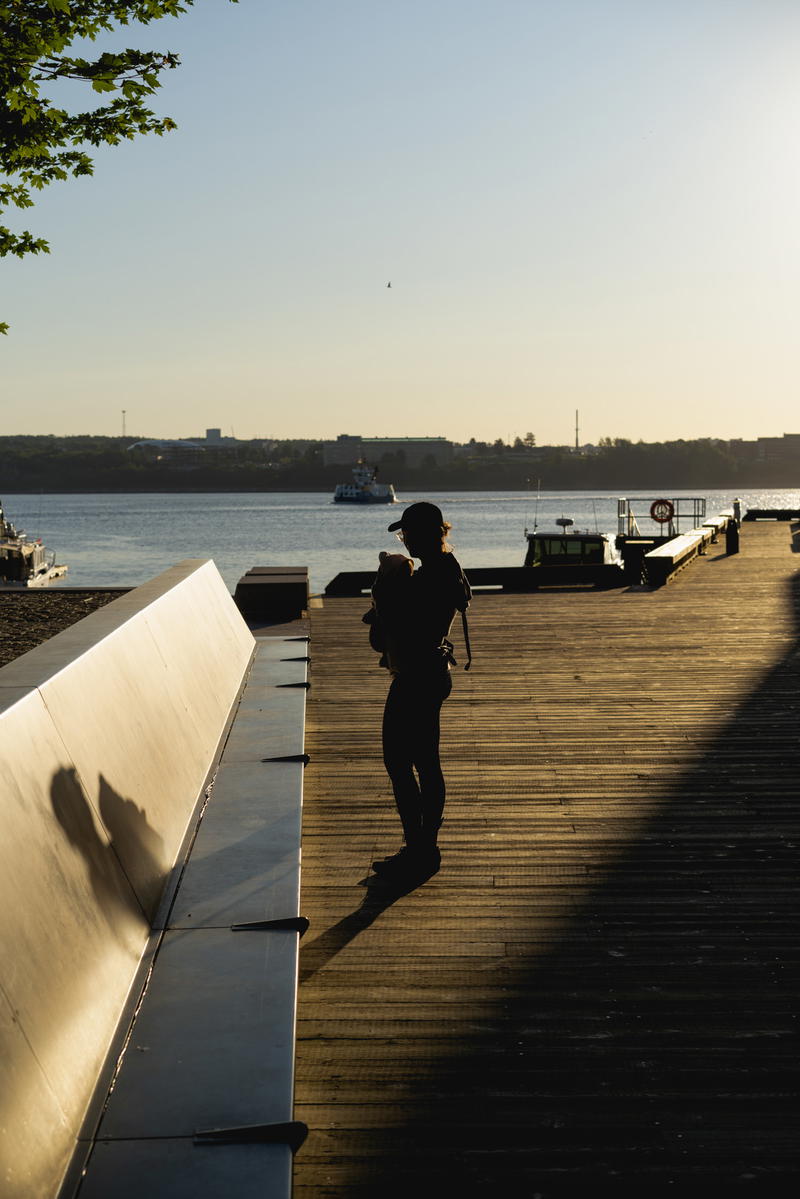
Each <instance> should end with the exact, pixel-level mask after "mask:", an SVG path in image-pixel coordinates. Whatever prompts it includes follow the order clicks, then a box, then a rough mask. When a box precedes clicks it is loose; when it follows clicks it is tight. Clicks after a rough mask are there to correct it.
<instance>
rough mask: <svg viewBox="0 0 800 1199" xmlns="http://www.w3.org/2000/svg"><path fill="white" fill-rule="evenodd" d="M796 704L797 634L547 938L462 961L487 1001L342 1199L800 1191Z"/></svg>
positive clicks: (796, 589) (382, 1132) (799, 691)
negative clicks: (488, 993)
mask: <svg viewBox="0 0 800 1199" xmlns="http://www.w3.org/2000/svg"><path fill="white" fill-rule="evenodd" d="M789 586H790V596H789V602H790V604H791V610H792V612H793V614H794V620H795V630H797V629H798V628H800V619H798V618H799V617H800V581H798V580H793V581H792V582H791V583H790V584H789ZM799 716H800V641H798V640H797V636H796V634H795V640H794V643H793V644H792V645H791V647H790V648H789V649H788V651H787V653H786V654H785V656H784V657H783V659H782V660H781V662H780V663H779V664H778V665H777V666H776V667H775V668H774V669H772V670H771V672H770V673H769V674H768V675H767V676H766V677H765V678H764V680H763V682H762V684H761V685H760V686H759V687H758V689H757V690H756V691H754V692H753V693H752V694H750V695H749V696H748V697H747V698H746V699H745V701H744V702H743V703H741V704H740V706H739V707H738V709H737V710H736V711H735V712H733V713H732V714H731V717H730V719H729V721H728V722H727V724H726V725H725V727H724V729H723V730H722V732H721V733H720V734H719V735H718V736H717V737H716V738H715V739H714V740H713V742H711V743H710V744H708V745H706V746H705V747H704V749H703V751H702V754H701V756H699V757H698V759H697V760H696V762H695V763H694V764H693V766H692V767H691V768H690V769H689V770H688V771H687V772H686V773H685V774H684V775H683V776H682V777H681V778H680V780H679V782H677V783H676V784H675V785H674V786H673V787H671V788H670V791H669V793H668V795H667V796H666V797H665V798H664V799H663V800H662V801H661V803H660V806H659V808H658V810H657V811H656V812H655V814H654V815H653V816H652V818H651V819H650V820H649V821H648V822H647V823H646V824H645V825H644V826H643V828H642V829H641V831H640V835H639V837H638V839H637V840H636V842H635V843H632V844H630V845H629V846H627V847H623V848H621V850H620V852H619V854H618V855H617V856H616V857H614V858H612V859H610V865H609V866H608V868H607V869H606V870H605V871H604V872H603V875H602V877H598V881H597V885H596V886H595V887H594V888H593V889H592V890H591V891H590V892H589V894H588V896H587V898H586V899H585V901H584V902H583V903H582V905H581V906H580V907H579V909H578V910H577V911H576V912H575V913H573V914H572V916H571V917H570V919H569V922H568V924H567V926H566V927H565V928H564V929H562V930H561V933H560V935H559V939H558V941H557V942H556V944H555V946H548V945H547V944H546V943H542V942H540V943H539V945H538V946H536V943H535V941H533V940H532V942H531V945H530V946H529V947H528V949H527V952H526V951H525V947H524V946H520V948H519V953H520V956H519V957H517V958H515V957H514V956H513V955H511V954H508V955H507V956H506V957H504V958H499V959H498V958H492V959H491V960H482V959H479V958H476V959H475V963H474V975H475V977H478V976H480V975H484V976H486V975H487V974H488V973H489V972H491V975H492V978H493V982H494V984H495V986H496V987H497V988H498V990H499V991H500V993H501V994H502V999H501V1001H500V1002H501V1003H502V1007H501V1009H500V1010H498V1011H497V1012H496V1013H495V1014H494V1015H493V1016H492V1017H491V1019H489V1018H486V1020H477V1019H476V1021H475V1022H474V1024H471V1023H470V1022H468V1021H467V1020H462V1024H463V1026H464V1028H465V1029H469V1033H468V1035H466V1036H465V1038H464V1039H463V1040H462V1041H460V1042H458V1043H455V1042H452V1041H450V1042H447V1043H446V1044H447V1046H448V1048H447V1051H446V1053H445V1054H444V1055H443V1056H437V1057H436V1058H435V1060H433V1061H428V1062H426V1061H424V1060H422V1058H420V1060H419V1061H418V1062H417V1063H416V1068H417V1071H418V1074H417V1075H416V1076H414V1094H413V1099H412V1100H411V1102H412V1103H413V1110H412V1111H411V1113H410V1114H409V1116H408V1118H407V1119H406V1120H405V1122H403V1121H402V1118H401V1117H399V1118H398V1122H397V1125H390V1126H389V1127H388V1128H379V1129H377V1130H376V1133H375V1136H374V1138H373V1143H371V1144H370V1146H369V1152H368V1153H367V1154H366V1156H365V1161H364V1167H363V1174H362V1175H361V1176H360V1177H358V1178H357V1179H355V1180H354V1182H353V1185H350V1186H348V1188H347V1195H348V1199H356V1197H357V1199H363V1197H366V1196H367V1195H375V1194H381V1195H382V1196H400V1195H408V1194H413V1195H415V1196H416V1197H418V1199H419V1197H421V1196H433V1195H434V1194H436V1195H438V1194H439V1193H440V1192H447V1193H455V1194H458V1195H460V1196H465V1195H470V1196H472V1195H485V1196H492V1197H494V1196H520V1197H525V1199H528V1197H529V1199H534V1196H538V1197H539V1199H550V1197H551V1196H570V1197H572V1196H574V1197H575V1199H578V1197H580V1199H585V1197H587V1196H592V1195H595V1194H598V1195H600V1194H602V1195H612V1196H626V1197H627V1196H631V1197H632V1196H636V1197H637V1199H639V1197H641V1199H646V1197H649V1196H654V1195H657V1196H664V1195H674V1196H681V1197H683V1196H687V1195H691V1196H695V1195H701V1194H702V1195H721V1196H727V1195H729V1194H736V1195H738V1194H740V1193H742V1194H751V1195H754V1196H763V1195H779V1194H780V1195H783V1194H789V1193H790V1192H793V1191H794V1186H795V1185H796V1183H797V1182H798V1181H800V1149H799V1148H798V1135H799V1134H798V1128H799V1127H800V1102H799V1100H800V1056H799V1055H798V1037H797V1031H798V1016H799V1011H798V1009H799V1008H800V1004H799V1003H798V1000H799V999H800V994H799V992H800V953H799V952H798V933H799V931H800V876H799V875H798V850H799V849H800V786H798V761H800V752H799V751H800V722H799V721H798V717H799ZM598 815H599V816H602V812H599V813H598ZM377 914H379V911H376V912H374V913H372V912H371V911H370V909H366V911H365V912H364V915H363V916H359V914H358V913H354V914H353V916H351V917H348V918H347V920H346V921H343V922H342V925H343V926H344V927H341V926H337V928H336V929H334V930H330V934H331V944H330V946H329V947H328V948H329V950H330V951H333V952H335V948H334V946H335V943H336V942H337V940H338V941H342V940H343V939H344V940H346V939H347V937H348V936H350V935H355V933H356V932H357V931H359V928H358V927H357V922H358V920H359V919H361V920H363V921H365V922H367V923H368V922H369V920H370V919H375V916H376V915H377ZM348 922H353V924H352V926H351V925H349V924H348ZM363 926H364V925H362V927H363ZM327 935H328V934H325V936H327ZM320 940H322V941H324V940H325V937H323V938H321V939H320ZM518 940H519V936H518ZM379 968H380V963H376V970H379ZM464 985H469V982H468V980H467V982H466V983H465V984H464ZM495 993H497V991H496V992H495ZM443 1015H444V1016H446V1012H443ZM455 1016H457V1013H456V1012H455V1011H454V1017H455ZM368 1017H369V1012H368V1010H366V1011H365V1019H368ZM479 1025H485V1028H481V1027H479ZM498 1030H499V1031H498ZM420 1052H421V1051H420ZM402 1064H403V1067H404V1069H407V1070H408V1069H411V1068H412V1066H413V1063H409V1060H408V1058H404V1059H402ZM393 1082H394V1079H393V1078H392V1077H388V1078H387V1093H388V1094H391V1088H392V1086H393ZM406 1102H407V1101H406ZM405 1110H408V1109H407V1108H406V1109H405ZM376 1160H377V1161H378V1166H376V1165H375V1162H376ZM379 1167H380V1168H382V1169H383V1170H384V1171H385V1172H386V1171H388V1172H389V1174H390V1177H388V1178H387V1177H386V1176H385V1174H384V1177H383V1178H381V1180H380V1183H378V1181H377V1180H378V1172H377V1171H378V1168H379Z"/></svg>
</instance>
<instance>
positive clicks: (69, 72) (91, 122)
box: [0, 0, 237, 333]
mask: <svg viewBox="0 0 800 1199" xmlns="http://www.w3.org/2000/svg"><path fill="white" fill-rule="evenodd" d="M236 2H237V0H231V3H234V4H235V3H236ZM193 3H194V0H0V214H2V213H3V212H4V211H5V210H6V209H8V208H9V207H16V208H30V207H31V206H32V205H33V203H34V200H33V192H34V191H38V190H41V189H42V188H43V187H46V186H47V185H48V184H49V183H53V182H54V181H55V180H58V179H68V178H69V177H70V176H74V177H77V176H79V175H91V174H92V159H91V157H90V155H89V153H88V152H87V146H95V147H97V146H102V145H107V146H116V145H118V144H119V143H120V142H121V141H122V140H123V139H131V138H134V137H135V136H136V135H137V134H140V133H157V134H158V135H159V136H161V135H162V134H164V133H166V132H167V131H168V130H170V129H174V128H175V122H174V121H172V120H171V119H170V118H169V117H159V116H156V114H155V113H153V112H152V111H151V109H150V108H148V102H149V97H150V96H152V95H153V93H154V92H155V91H156V90H157V89H158V88H159V87H160V84H161V79H160V76H161V74H162V72H163V71H165V70H170V69H172V68H174V67H177V66H178V65H179V59H178V56H177V54H174V53H172V52H170V51H159V50H130V49H127V50H118V51H114V52H108V51H106V52H103V53H100V54H97V56H96V57H94V58H84V57H82V56H80V55H75V54H70V53H69V51H70V48H71V47H72V46H73V45H74V43H76V42H84V43H85V42H93V41H95V40H96V39H97V38H98V37H99V36H101V35H103V34H107V33H112V32H115V31H116V30H118V28H119V27H120V26H125V25H131V24H134V23H138V24H142V25H148V24H150V22H151V21H156V20H158V19H159V18H161V17H167V16H172V17H176V16H179V15H180V14H181V13H183V12H186V10H187V9H188V8H191V6H192V5H193ZM64 79H69V80H74V81H76V82H77V83H78V84H81V83H82V84H84V85H88V87H89V88H90V89H91V92H92V93H93V98H94V100H95V104H94V106H93V107H89V108H87V109H86V111H83V112H68V111H67V110H66V109H65V108H62V107H60V106H59V104H57V103H54V102H53V101H52V100H51V99H49V98H48V97H47V95H45V94H43V91H42V85H45V86H46V85H47V83H49V82H51V81H53V80H64ZM104 99H105V102H104ZM49 249H50V247H49V246H48V244H47V242H46V241H45V240H44V239H43V238H40V237H35V236H34V235H33V234H32V233H30V232H27V231H25V232H22V233H14V232H12V231H11V230H10V229H8V228H6V227H5V226H3V225H0V258H4V257H6V256H7V255H9V254H14V255H16V256H17V257H18V258H22V257H24V255H26V254H41V253H48V252H49ZM7 328H8V326H7V325H6V324H3V323H2V322H0V332H2V333H5V332H6V331H7Z"/></svg>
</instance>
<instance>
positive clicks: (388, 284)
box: [386, 279, 392, 287]
mask: <svg viewBox="0 0 800 1199" xmlns="http://www.w3.org/2000/svg"><path fill="white" fill-rule="evenodd" d="M386 286H387V287H391V286H392V281H391V279H390V280H389V282H388V283H387V284H386Z"/></svg>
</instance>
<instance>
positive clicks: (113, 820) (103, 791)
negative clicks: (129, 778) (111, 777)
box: [98, 774, 169, 924]
mask: <svg viewBox="0 0 800 1199" xmlns="http://www.w3.org/2000/svg"><path fill="white" fill-rule="evenodd" d="M98 794H99V804H100V815H101V816H102V818H103V824H104V825H105V826H106V829H107V830H108V832H109V834H110V836H111V848H112V849H113V850H114V852H115V853H116V855H117V857H118V858H119V860H120V862H121V863H122V868H123V870H124V871H125V873H126V874H127V876H128V878H129V879H130V881H131V884H132V886H133V889H134V891H135V892H136V894H137V896H138V898H139V902H140V903H141V905H142V908H143V910H144V913H145V915H146V917H147V919H148V922H149V923H151V924H152V922H153V919H154V917H155V913H156V909H157V908H158V904H159V900H160V899H161V893H162V891H163V889H164V883H165V881H166V876H167V870H168V869H169V864H167V863H165V862H164V842H163V841H162V839H161V837H159V835H158V833H157V832H156V831H155V829H154V828H153V827H152V826H151V825H150V824H149V823H148V820H147V816H146V814H145V812H144V811H143V809H142V808H140V807H138V806H137V805H136V804H135V803H134V801H133V800H132V799H126V798H125V797H124V796H123V795H120V794H119V792H117V791H115V790H114V788H113V787H112V786H111V784H110V783H109V781H108V779H106V778H105V777H104V776H103V775H102V774H101V775H100V776H99V785H98Z"/></svg>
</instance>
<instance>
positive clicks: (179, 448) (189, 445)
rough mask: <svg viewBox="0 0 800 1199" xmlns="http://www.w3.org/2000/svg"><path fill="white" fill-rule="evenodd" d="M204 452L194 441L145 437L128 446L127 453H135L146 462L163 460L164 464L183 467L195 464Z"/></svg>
mask: <svg viewBox="0 0 800 1199" xmlns="http://www.w3.org/2000/svg"><path fill="white" fill-rule="evenodd" d="M204 452H205V450H204V448H203V446H202V445H199V444H198V443H197V442H196V441H177V440H173V439H171V438H157V437H147V438H145V439H144V440H143V441H135V442H134V443H133V445H129V446H128V453H129V454H134V455H137V456H138V457H140V458H144V459H146V460H147V461H148V462H163V463H164V464H165V465H166V464H169V465H170V466H182V467H185V468H188V467H191V466H197V465H198V464H199V462H200V458H201V455H202V454H203V453H204Z"/></svg>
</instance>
